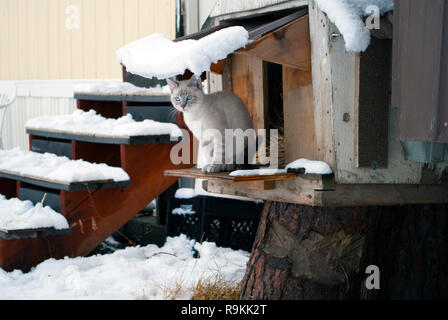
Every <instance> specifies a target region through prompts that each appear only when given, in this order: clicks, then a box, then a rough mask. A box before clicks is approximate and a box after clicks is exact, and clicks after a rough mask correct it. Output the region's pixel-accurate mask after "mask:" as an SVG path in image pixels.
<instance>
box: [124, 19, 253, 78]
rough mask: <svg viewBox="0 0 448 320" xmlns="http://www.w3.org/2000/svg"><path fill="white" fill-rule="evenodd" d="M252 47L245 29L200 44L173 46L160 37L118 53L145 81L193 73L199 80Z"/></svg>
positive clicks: (225, 32) (228, 30)
mask: <svg viewBox="0 0 448 320" xmlns="http://www.w3.org/2000/svg"><path fill="white" fill-rule="evenodd" d="M248 43H249V33H248V32H247V30H246V29H244V28H243V27H239V26H235V27H228V28H224V29H221V30H219V31H216V32H214V33H212V34H210V35H208V36H205V37H203V38H201V39H199V40H193V39H188V40H183V41H178V42H174V41H171V40H169V39H168V38H166V37H165V36H164V35H163V34H161V33H156V34H153V35H150V36H148V37H145V38H143V39H140V40H137V41H134V42H132V43H130V44H128V45H126V46H124V47H123V48H121V49H119V50H118V51H117V58H118V60H119V61H120V63H121V64H122V65H124V66H126V71H128V72H131V73H133V74H137V75H140V76H142V77H146V78H152V77H157V78H159V79H166V78H168V77H173V76H175V75H179V74H183V73H184V72H185V70H187V69H188V70H190V71H191V72H193V73H194V74H195V75H196V76H200V75H201V74H202V72H204V71H209V70H210V65H211V64H212V63H216V62H218V61H219V60H221V59H224V58H226V57H227V55H229V54H230V53H232V52H234V51H235V50H238V49H240V48H243V47H245V46H246V45H247V44H248Z"/></svg>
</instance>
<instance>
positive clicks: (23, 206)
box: [0, 194, 69, 231]
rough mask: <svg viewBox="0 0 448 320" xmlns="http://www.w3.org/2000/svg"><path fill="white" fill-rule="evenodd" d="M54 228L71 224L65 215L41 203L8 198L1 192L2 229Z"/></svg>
mask: <svg viewBox="0 0 448 320" xmlns="http://www.w3.org/2000/svg"><path fill="white" fill-rule="evenodd" d="M44 228H54V229H56V230H63V229H68V228H69V225H68V222H67V220H66V219H65V217H64V216H63V215H61V214H60V213H57V212H56V211H54V210H53V209H51V208H50V207H48V206H46V207H44V206H42V204H41V203H38V204H36V205H34V204H33V203H32V202H31V201H22V200H19V199H17V198H12V199H9V200H8V199H6V198H5V196H3V195H1V194H0V230H8V231H13V230H28V229H30V230H32V229H44Z"/></svg>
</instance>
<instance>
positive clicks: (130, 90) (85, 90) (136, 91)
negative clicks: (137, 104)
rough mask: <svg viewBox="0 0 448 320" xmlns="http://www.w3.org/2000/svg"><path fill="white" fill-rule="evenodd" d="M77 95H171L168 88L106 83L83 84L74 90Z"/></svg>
mask: <svg viewBox="0 0 448 320" xmlns="http://www.w3.org/2000/svg"><path fill="white" fill-rule="evenodd" d="M73 91H74V93H75V94H84V95H98V96H125V97H129V96H166V95H169V94H170V93H171V91H170V88H169V87H168V86H164V87H162V86H160V85H157V86H155V87H153V88H140V87H137V86H135V85H133V84H132V83H129V82H121V81H104V82H99V83H98V82H95V83H88V84H81V85H78V86H76V87H75V88H74V90H73Z"/></svg>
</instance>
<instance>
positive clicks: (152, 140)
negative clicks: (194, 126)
mask: <svg viewBox="0 0 448 320" xmlns="http://www.w3.org/2000/svg"><path fill="white" fill-rule="evenodd" d="M26 133H27V134H29V135H32V136H36V137H43V138H49V139H61V140H65V141H67V142H66V143H71V141H72V140H76V141H84V142H91V143H101V144H117V145H121V144H124V145H136V144H159V143H171V142H179V141H181V140H182V138H181V137H178V138H177V139H175V140H172V138H171V136H170V135H168V134H165V135H148V136H122V137H118V136H117V137H110V136H101V135H90V134H72V133H65V132H61V131H49V130H36V129H27V130H26ZM69 141H70V142H69ZM38 143H39V147H38V148H39V150H36V151H39V152H41V150H42V149H43V148H42V147H44V146H46V147H48V148H51V149H53V148H63V147H62V145H61V144H60V142H56V141H53V142H48V143H45V144H44V143H41V142H40V141H39V142H38ZM33 146H34V139H33ZM64 150H65V148H64ZM67 150H68V149H67Z"/></svg>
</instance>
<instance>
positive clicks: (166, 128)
mask: <svg viewBox="0 0 448 320" xmlns="http://www.w3.org/2000/svg"><path fill="white" fill-rule="evenodd" d="M25 127H26V129H29V130H38V131H48V132H57V133H65V134H80V135H91V136H96V137H108V138H129V137H133V136H159V135H170V136H171V137H172V138H173V139H177V138H178V137H181V136H182V131H181V130H180V129H179V127H178V126H177V125H175V124H174V123H164V122H158V121H154V120H149V119H148V120H144V121H135V120H134V119H133V118H132V115H131V114H127V115H126V116H123V117H121V118H119V119H107V118H104V117H103V116H101V115H99V114H97V113H96V111H95V110H89V111H87V112H86V111H83V110H75V111H74V112H73V113H72V114H68V115H61V116H46V117H40V118H35V119H31V120H28V121H27V123H26V124H25Z"/></svg>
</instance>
